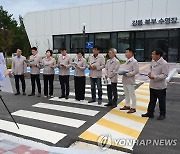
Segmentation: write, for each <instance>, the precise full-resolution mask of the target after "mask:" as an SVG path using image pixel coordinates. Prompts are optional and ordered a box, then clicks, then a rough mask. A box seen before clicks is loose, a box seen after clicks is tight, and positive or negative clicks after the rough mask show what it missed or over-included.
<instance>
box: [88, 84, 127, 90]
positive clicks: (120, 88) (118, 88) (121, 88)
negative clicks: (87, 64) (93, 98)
mask: <svg viewBox="0 0 180 154" xmlns="http://www.w3.org/2000/svg"><path fill="white" fill-rule="evenodd" d="M86 88H91V85H86ZM102 89H107V86H102ZM117 90H124V89H123V87H117Z"/></svg>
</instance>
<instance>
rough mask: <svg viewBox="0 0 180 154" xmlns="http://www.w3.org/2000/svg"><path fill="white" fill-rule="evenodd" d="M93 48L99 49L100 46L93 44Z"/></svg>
mask: <svg viewBox="0 0 180 154" xmlns="http://www.w3.org/2000/svg"><path fill="white" fill-rule="evenodd" d="M93 49H97V50H101V48H100V46H98V45H95V46H94V47H93Z"/></svg>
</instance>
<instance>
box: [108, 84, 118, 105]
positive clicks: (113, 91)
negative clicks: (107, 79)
mask: <svg viewBox="0 0 180 154" xmlns="http://www.w3.org/2000/svg"><path fill="white" fill-rule="evenodd" d="M107 93H108V100H109V102H108V103H109V104H112V105H115V106H117V97H118V94H117V83H111V84H110V85H107Z"/></svg>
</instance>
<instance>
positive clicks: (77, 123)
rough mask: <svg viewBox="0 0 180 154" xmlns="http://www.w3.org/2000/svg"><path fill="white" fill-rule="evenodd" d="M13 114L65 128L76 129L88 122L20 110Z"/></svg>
mask: <svg viewBox="0 0 180 154" xmlns="http://www.w3.org/2000/svg"><path fill="white" fill-rule="evenodd" d="M12 114H13V115H15V116H19V117H25V118H29V119H35V120H40V121H45V122H50V123H54V124H61V125H64V126H70V127H75V128H79V127H80V126H82V125H83V124H84V123H85V122H86V121H82V120H77V119H71V118H66V117H60V116H54V115H49V114H43V113H38V112H31V111H25V110H19V111H17V112H14V113H12Z"/></svg>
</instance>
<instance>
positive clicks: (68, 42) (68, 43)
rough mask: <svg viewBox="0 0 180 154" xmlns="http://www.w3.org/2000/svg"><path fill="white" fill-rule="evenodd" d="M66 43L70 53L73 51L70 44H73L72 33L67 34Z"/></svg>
mask: <svg viewBox="0 0 180 154" xmlns="http://www.w3.org/2000/svg"><path fill="white" fill-rule="evenodd" d="M65 43H66V46H65V47H66V49H67V51H68V52H69V53H70V52H71V50H70V49H71V48H70V44H71V36H70V35H66V36H65Z"/></svg>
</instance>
